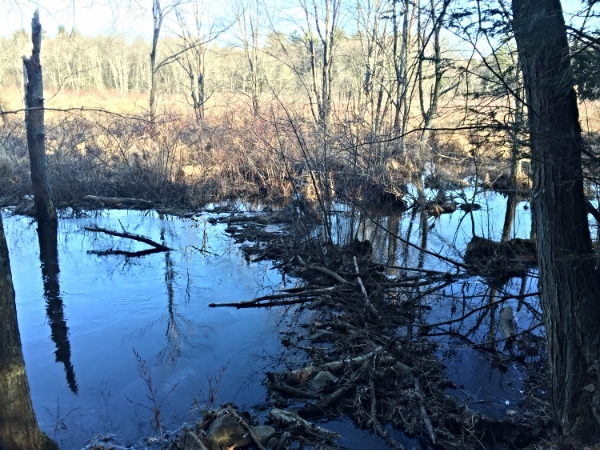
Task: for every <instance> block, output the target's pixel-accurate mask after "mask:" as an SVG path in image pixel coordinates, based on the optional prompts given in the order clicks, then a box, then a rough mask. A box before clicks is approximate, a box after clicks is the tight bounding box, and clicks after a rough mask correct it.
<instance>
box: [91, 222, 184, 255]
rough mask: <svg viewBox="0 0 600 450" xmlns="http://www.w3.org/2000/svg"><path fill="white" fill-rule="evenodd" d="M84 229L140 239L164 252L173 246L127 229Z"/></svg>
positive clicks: (135, 239) (139, 240)
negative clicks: (121, 230)
mask: <svg viewBox="0 0 600 450" xmlns="http://www.w3.org/2000/svg"><path fill="white" fill-rule="evenodd" d="M83 228H84V230H87V231H93V232H94V233H104V234H108V235H110V236H117V237H122V238H126V239H132V240H134V241H138V242H143V243H144V244H148V245H150V246H152V247H154V248H157V249H159V250H161V251H163V252H168V251H170V250H172V249H171V248H169V247H167V246H166V245H163V244H160V243H158V242H155V241H153V240H152V239H150V238H147V237H146V236H142V235H141V234H134V233H129V232H127V231H123V232H120V231H113V230H108V229H106V228H100V227H83Z"/></svg>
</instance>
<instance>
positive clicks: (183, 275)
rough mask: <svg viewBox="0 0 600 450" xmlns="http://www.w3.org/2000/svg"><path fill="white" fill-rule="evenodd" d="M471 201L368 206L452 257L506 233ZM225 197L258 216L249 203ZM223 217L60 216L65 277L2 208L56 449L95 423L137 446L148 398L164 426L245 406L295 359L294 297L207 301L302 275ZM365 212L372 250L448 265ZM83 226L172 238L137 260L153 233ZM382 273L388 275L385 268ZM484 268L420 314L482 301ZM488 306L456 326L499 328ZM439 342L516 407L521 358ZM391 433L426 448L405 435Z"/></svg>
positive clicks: (257, 402)
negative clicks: (499, 362) (253, 257)
mask: <svg viewBox="0 0 600 450" xmlns="http://www.w3.org/2000/svg"><path fill="white" fill-rule="evenodd" d="M477 202H478V203H481V205H482V206H483V208H482V209H481V210H479V211H474V212H473V214H472V218H473V220H474V221H473V222H471V216H470V215H465V213H462V212H460V211H457V212H455V213H453V214H445V215H442V216H441V217H440V218H433V217H430V218H427V217H423V216H422V215H420V214H419V213H417V214H413V213H411V212H410V211H409V212H407V213H404V214H389V213H377V214H374V217H375V219H376V220H377V221H378V222H379V223H380V224H382V225H383V226H385V227H386V228H388V229H389V230H390V231H392V232H393V233H395V234H397V235H398V236H402V237H403V238H404V239H408V240H410V241H411V242H414V243H416V244H418V245H420V246H422V247H427V248H428V249H429V250H433V251H436V252H439V253H441V254H443V255H448V256H450V257H452V258H455V259H460V257H461V253H462V252H464V249H465V247H466V243H467V242H468V241H469V240H470V237H471V236H472V230H473V228H475V230H476V232H477V233H478V234H480V235H483V236H486V237H490V238H495V239H499V236H500V234H501V233H502V223H503V220H504V215H505V211H506V199H505V198H504V197H502V196H501V195H499V194H483V195H481V196H478V197H477ZM234 206H235V207H236V208H237V209H242V210H246V214H249V215H252V214H258V212H253V211H252V207H249V206H248V205H247V204H242V203H237V204H235V205H234ZM526 207H527V203H526V202H525V203H520V204H519V205H518V206H517V207H516V214H515V218H514V223H513V226H512V232H511V236H517V237H528V235H529V228H530V217H529V211H528V210H527V209H526ZM207 211H210V209H208V210H207ZM220 216H227V213H217V212H204V213H200V214H197V215H194V216H191V217H188V218H176V217H172V216H166V215H161V214H158V213H156V212H140V211H124V210H105V211H99V212H89V214H88V215H87V216H86V217H74V218H64V219H61V220H60V221H59V229H58V247H57V251H58V261H57V263H58V267H59V270H60V271H59V272H58V274H56V273H55V272H53V271H52V270H50V271H49V270H48V267H49V265H51V264H52V261H50V262H49V261H48V260H47V259H46V258H45V261H44V263H45V266H44V269H45V270H44V271H42V269H41V267H40V245H39V244H38V233H37V231H36V230H37V226H36V224H35V223H34V222H32V221H31V219H30V218H26V217H21V216H10V215H7V216H6V217H5V222H4V226H5V231H6V236H7V241H8V245H9V251H10V258H11V268H12V274H13V281H14V284H15V291H16V299H17V311H18V318H19V327H20V331H21V338H22V342H23V352H24V356H25V363H26V370H27V375H28V379H29V383H30V387H31V394H32V399H33V404H34V408H35V410H36V414H37V417H38V421H39V423H40V426H41V428H42V429H43V430H44V431H46V432H47V433H48V434H49V436H50V437H52V438H54V439H55V440H56V441H57V442H58V443H59V445H60V446H61V448H65V449H71V448H73V449H75V448H82V447H84V446H85V445H86V443H88V442H90V440H91V439H92V438H93V437H94V436H96V435H102V436H108V437H109V438H110V441H109V442H112V443H113V444H114V445H116V446H122V447H125V446H135V447H137V448H143V446H144V445H145V440H144V439H145V438H147V437H149V436H156V435H157V432H156V431H155V428H154V425H155V423H156V420H155V419H156V418H155V414H154V412H153V407H154V404H156V405H160V412H161V414H160V422H161V425H163V427H164V429H165V430H167V431H173V430H176V429H177V428H178V427H180V426H181V424H182V423H183V422H185V421H189V420H192V419H194V418H198V417H199V412H198V408H199V407H203V406H206V405H207V404H213V405H214V404H216V405H218V404H219V403H220V402H225V401H227V402H233V403H235V404H236V405H237V406H239V407H241V408H243V409H252V410H253V411H264V410H267V408H268V405H267V404H266V398H267V389H266V388H265V387H264V386H263V384H262V382H263V380H264V377H265V372H266V371H271V370H277V369H278V368H281V367H283V366H285V365H289V364H290V361H289V358H293V357H294V356H293V355H292V354H290V353H289V352H288V351H286V349H285V347H284V346H283V345H282V344H281V342H280V337H281V334H282V333H285V331H286V330H287V329H289V327H292V326H294V325H293V321H292V320H291V318H292V317H293V314H292V310H290V309H284V308H271V309H263V308H256V309H242V310H237V309H233V308H216V309H213V308H208V304H209V303H220V302H227V301H239V300H244V299H250V298H253V297H256V296H259V295H264V294H266V293H270V292H272V291H273V290H274V289H279V288H282V287H284V286H290V285H294V284H295V283H296V282H297V281H296V280H294V279H290V278H289V277H287V276H282V275H281V273H280V272H279V271H277V270H273V268H272V265H271V263H269V262H252V263H248V262H247V260H246V258H244V256H243V254H242V251H241V249H240V245H238V244H235V243H234V241H233V240H232V239H231V238H230V237H229V236H228V235H227V234H226V233H225V229H226V227H227V224H225V223H215V224H211V223H209V222H208V219H211V218H216V217H220ZM346 216H347V211H344V210H343V209H341V210H340V213H339V214H338V216H337V218H336V222H335V224H334V228H335V227H337V230H338V232H339V233H342V232H343V228H344V227H345V226H346V225H345V224H347V219H346ZM361 224H362V225H359V231H360V233H362V236H363V237H365V238H369V239H371V240H372V242H373V246H374V251H375V256H376V257H378V258H379V259H382V260H383V261H387V263H388V264H389V265H391V266H398V267H400V266H413V267H421V268H430V269H435V270H448V267H446V264H445V263H442V262H440V261H439V259H437V258H435V257H433V256H431V255H427V254H423V253H422V252H420V251H418V250H415V249H414V248H408V247H407V246H405V245H404V244H402V243H401V242H397V240H395V239H393V238H392V237H390V236H389V235H387V234H385V233H383V232H382V231H381V228H378V227H375V226H373V225H372V224H371V223H369V222H368V221H364V220H363V221H361ZM85 226H98V227H103V228H108V229H112V230H118V231H120V230H122V229H125V230H127V231H128V232H131V233H137V234H140V235H144V236H147V237H149V238H151V239H153V240H155V241H157V242H162V243H164V244H165V245H167V246H169V247H171V248H172V249H173V250H172V251H170V252H162V253H153V254H145V255H143V256H137V257H134V256H131V253H134V252H140V251H144V250H147V246H146V245H145V244H142V243H139V242H135V241H132V240H128V239H121V238H115V237H111V236H107V235H104V234H99V233H93V232H90V231H87V230H85V229H84V227H85ZM273 229H274V230H276V228H275V227H273ZM108 250H119V251H121V252H122V254H115V252H114V251H113V252H108ZM127 252H129V253H127ZM117 253H118V252H117ZM55 264H56V263H55ZM442 266H444V267H442ZM53 273H54V275H53ZM389 274H390V275H391V276H394V270H393V269H392V270H390V273H389ZM43 275H44V276H43ZM480 281H481V280H480V279H479V278H478V277H476V276H472V277H469V278H468V279H462V280H460V281H459V282H456V283H454V284H450V285H449V286H447V287H446V288H445V289H444V291H443V293H442V292H441V291H440V292H438V293H437V294H436V296H432V297H431V298H429V299H427V302H428V304H429V307H428V308H427V309H423V314H422V317H421V320H422V321H423V322H424V323H438V322H441V321H444V320H447V319H448V318H451V317H460V316H461V308H464V307H465V305H464V304H462V306H460V302H461V301H463V303H464V298H466V297H469V298H474V299H475V300H469V301H468V305H467V307H468V308H476V307H478V306H479V305H480V304H483V303H485V302H487V301H489V299H488V298H489V297H490V295H491V293H490V289H489V287H488V286H487V285H486V284H483V283H481V282H480ZM517 281H518V282H516V281H511V282H509V284H508V285H505V286H503V287H501V288H498V289H497V290H496V293H494V295H498V296H501V295H505V294H506V293H507V292H515V291H516V292H521V291H524V292H530V291H532V290H535V288H536V287H535V285H536V282H535V280H533V281H532V279H531V278H527V279H524V280H517ZM523 283H525V287H523ZM453 290H454V292H453ZM456 292H458V293H460V295H456ZM461 296H462V298H463V300H460V298H461ZM505 303H506V304H510V305H511V306H512V307H513V309H514V311H515V320H516V322H517V327H518V329H519V330H521V331H522V330H524V329H526V328H528V326H529V324H530V323H532V322H533V320H534V317H533V313H532V312H531V311H530V310H529V309H528V308H521V307H520V305H519V304H517V301H516V300H514V301H513V300H510V301H507V302H505ZM457 308H458V310H457ZM457 311H458V312H457ZM463 313H464V310H463ZM488 314H489V313H488ZM494 314H495V315H494ZM494 314H489V316H488V317H480V316H478V315H473V316H472V317H471V318H470V319H469V320H464V321H461V322H458V323H456V324H454V325H453V326H454V328H453V330H454V331H455V332H456V331H459V332H460V331H461V327H463V328H464V329H471V328H474V327H473V321H476V322H477V324H478V325H477V327H476V329H473V331H470V332H468V333H466V334H467V335H468V336H470V339H471V340H472V341H474V342H482V341H485V340H486V339H487V338H486V336H487V337H489V336H491V335H492V334H496V333H497V332H498V331H497V330H495V329H494V323H495V322H496V319H497V315H498V314H500V308H498V310H497V311H495V313H494ZM490 329H491V330H490ZM432 339H437V340H438V341H439V344H440V345H439V351H438V353H437V355H438V356H439V357H441V358H443V359H444V362H445V363H446V365H447V367H448V373H449V376H450V378H451V379H452V380H453V381H454V382H455V384H456V385H457V388H456V389H455V390H454V392H453V394H454V395H456V396H458V397H459V398H461V399H463V400H464V401H465V402H466V403H467V404H469V406H470V407H471V408H473V409H475V410H481V411H484V412H485V413H486V414H490V415H497V416H502V415H504V414H506V411H507V409H508V408H509V406H508V405H510V408H516V404H517V403H518V402H519V400H520V398H521V396H522V391H523V386H522V378H523V376H524V375H523V371H522V368H520V367H517V366H510V367H503V368H498V367H495V366H494V364H492V363H491V362H490V359H489V358H486V357H485V356H482V353H481V352H479V351H477V350H474V349H473V348H472V346H470V345H466V344H465V343H464V341H460V340H458V339H457V338H455V337H453V335H451V334H450V335H449V334H447V333H440V335H439V336H437V337H436V336H435V333H432ZM499 348H500V347H499ZM291 363H292V364H293V361H292V362H291ZM150 384H151V385H150ZM327 426H328V427H329V428H330V429H332V430H335V431H338V432H340V433H341V434H343V435H344V436H345V439H343V440H341V441H340V444H342V445H345V446H346V447H348V448H351V449H359V448H373V449H375V448H387V447H385V445H384V444H383V441H382V440H381V439H379V438H378V437H375V436H372V435H370V434H369V433H368V432H366V431H357V430H355V429H354V427H353V426H352V425H351V423H349V422H347V421H344V420H339V421H335V422H330V423H329V424H327ZM398 434H400V433H398ZM397 439H398V440H399V441H400V442H404V443H405V445H408V446H411V445H413V444H414V445H415V446H417V447H416V448H421V447H420V446H419V445H418V444H417V441H414V440H412V439H408V438H406V437H403V436H398V437H397ZM409 448H411V447H409Z"/></svg>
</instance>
